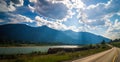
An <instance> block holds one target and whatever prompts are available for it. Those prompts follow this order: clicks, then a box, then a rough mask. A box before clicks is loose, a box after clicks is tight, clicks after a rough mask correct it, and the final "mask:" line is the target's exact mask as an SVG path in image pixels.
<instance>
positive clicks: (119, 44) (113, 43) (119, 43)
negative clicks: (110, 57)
mask: <svg viewBox="0 0 120 62" xmlns="http://www.w3.org/2000/svg"><path fill="white" fill-rule="evenodd" d="M110 44H111V45H113V46H115V47H119V48H120V42H112V43H110Z"/></svg>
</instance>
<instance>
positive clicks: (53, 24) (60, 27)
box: [35, 16, 80, 32]
mask: <svg viewBox="0 0 120 62" xmlns="http://www.w3.org/2000/svg"><path fill="white" fill-rule="evenodd" d="M35 20H36V21H37V26H43V25H46V26H48V27H50V28H53V29H56V30H62V31H65V30H72V31H75V32H79V30H80V29H77V27H75V26H66V25H64V24H62V23H59V22H55V21H47V20H45V19H43V18H41V17H39V16H36V17H35Z"/></svg>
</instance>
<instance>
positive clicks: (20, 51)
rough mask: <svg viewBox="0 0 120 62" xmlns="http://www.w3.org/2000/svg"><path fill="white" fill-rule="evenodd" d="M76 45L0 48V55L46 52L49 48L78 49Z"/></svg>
mask: <svg viewBox="0 0 120 62" xmlns="http://www.w3.org/2000/svg"><path fill="white" fill-rule="evenodd" d="M78 47H80V46H77V45H60V46H27V47H0V54H27V53H32V52H47V51H48V49H49V48H78Z"/></svg>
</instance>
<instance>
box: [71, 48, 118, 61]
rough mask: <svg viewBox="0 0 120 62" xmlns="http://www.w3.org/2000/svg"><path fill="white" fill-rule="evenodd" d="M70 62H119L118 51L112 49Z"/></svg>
mask: <svg viewBox="0 0 120 62" xmlns="http://www.w3.org/2000/svg"><path fill="white" fill-rule="evenodd" d="M72 62H120V49H119V48H117V47H113V48H112V49H109V50H107V51H103V52H101V53H97V54H94V55H91V56H88V57H85V58H81V59H77V60H74V61H72Z"/></svg>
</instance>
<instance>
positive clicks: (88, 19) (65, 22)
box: [0, 0, 120, 39]
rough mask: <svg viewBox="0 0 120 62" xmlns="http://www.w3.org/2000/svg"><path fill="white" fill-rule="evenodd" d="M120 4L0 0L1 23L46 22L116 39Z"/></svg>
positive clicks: (111, 1)
mask: <svg viewBox="0 0 120 62" xmlns="http://www.w3.org/2000/svg"><path fill="white" fill-rule="evenodd" d="M119 3H120V0H0V23H1V24H7V23H25V24H29V25H30V26H33V25H34V26H43V25H46V26H48V27H50V28H53V29H57V30H63V31H65V30H72V31H75V32H80V31H84V32H91V33H94V34H98V35H102V36H105V37H108V38H111V39H115V38H120V35H119V34H120V28H119V26H120V6H119ZM26 22H27V23H26ZM1 24H0V25H1ZM111 34H112V35H111Z"/></svg>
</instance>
